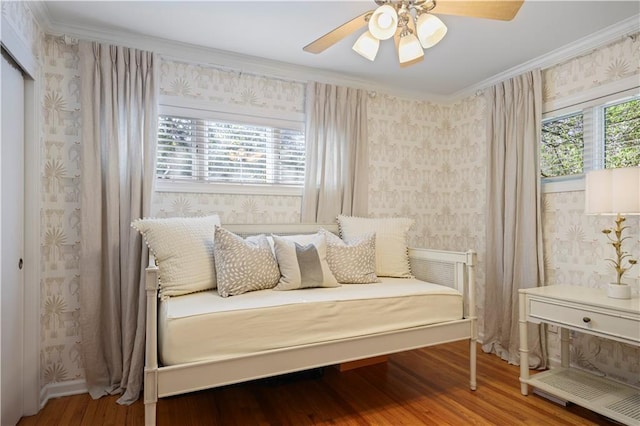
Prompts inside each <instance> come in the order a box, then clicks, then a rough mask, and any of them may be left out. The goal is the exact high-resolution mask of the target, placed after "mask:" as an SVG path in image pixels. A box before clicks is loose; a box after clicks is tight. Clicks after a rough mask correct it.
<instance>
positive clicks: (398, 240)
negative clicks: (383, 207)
mask: <svg viewBox="0 0 640 426" xmlns="http://www.w3.org/2000/svg"><path fill="white" fill-rule="evenodd" d="M412 225H413V219H409V218H402V217H398V218H366V217H355V216H343V215H339V216H338V226H339V228H340V236H341V237H342V239H343V240H345V241H349V240H352V239H353V238H356V237H359V236H363V235H365V234H369V233H372V232H375V234H376V275H377V276H378V277H400V278H410V277H411V276H412V275H411V265H410V264H409V250H408V246H407V241H408V234H409V229H410V228H411V226H412Z"/></svg>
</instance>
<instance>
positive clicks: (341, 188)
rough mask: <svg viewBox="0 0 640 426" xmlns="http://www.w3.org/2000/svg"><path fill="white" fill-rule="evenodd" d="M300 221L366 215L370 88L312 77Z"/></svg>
mask: <svg viewBox="0 0 640 426" xmlns="http://www.w3.org/2000/svg"><path fill="white" fill-rule="evenodd" d="M306 97H307V103H306V115H307V122H306V131H305V136H306V173H305V188H304V193H303V198H302V215H301V216H302V222H309V223H331V222H334V221H335V220H336V217H337V216H338V215H339V214H345V215H357V216H366V215H367V192H368V161H369V160H368V149H367V92H366V91H365V90H360V89H353V88H348V87H340V86H333V85H330V84H322V83H316V82H310V83H308V84H307V93H306Z"/></svg>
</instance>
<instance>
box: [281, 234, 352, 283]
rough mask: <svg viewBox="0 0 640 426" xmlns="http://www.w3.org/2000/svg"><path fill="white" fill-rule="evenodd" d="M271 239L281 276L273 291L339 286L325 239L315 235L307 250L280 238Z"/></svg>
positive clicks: (293, 242)
mask: <svg viewBox="0 0 640 426" xmlns="http://www.w3.org/2000/svg"><path fill="white" fill-rule="evenodd" d="M272 237H273V242H274V249H275V253H276V259H277V260H278V266H279V267H280V275H281V276H280V281H279V282H278V285H277V286H276V287H275V288H274V290H296V289H300V288H311V287H339V286H340V284H338V281H336V278H335V277H334V276H333V274H332V273H331V269H330V268H329V265H328V264H327V242H326V240H325V237H324V235H322V234H320V233H318V234H315V237H314V238H313V240H312V242H311V243H310V244H307V245H305V246H303V245H301V244H299V243H296V242H295V241H291V240H288V239H286V238H282V237H279V236H277V235H273V236H272Z"/></svg>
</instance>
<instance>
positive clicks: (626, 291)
mask: <svg viewBox="0 0 640 426" xmlns="http://www.w3.org/2000/svg"><path fill="white" fill-rule="evenodd" d="M607 296H609V297H610V298H612V299H631V286H630V285H629V284H615V283H609V287H608V288H607Z"/></svg>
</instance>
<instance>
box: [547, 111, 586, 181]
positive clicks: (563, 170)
mask: <svg viewBox="0 0 640 426" xmlns="http://www.w3.org/2000/svg"><path fill="white" fill-rule="evenodd" d="M583 149H584V139H583V126H582V114H575V115H570V116H567V117H561V118H557V119H553V120H549V121H546V122H543V123H542V148H541V151H540V174H541V175H542V177H556V176H569V175H576V174H580V173H582V170H583V161H582V151H583Z"/></svg>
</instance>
